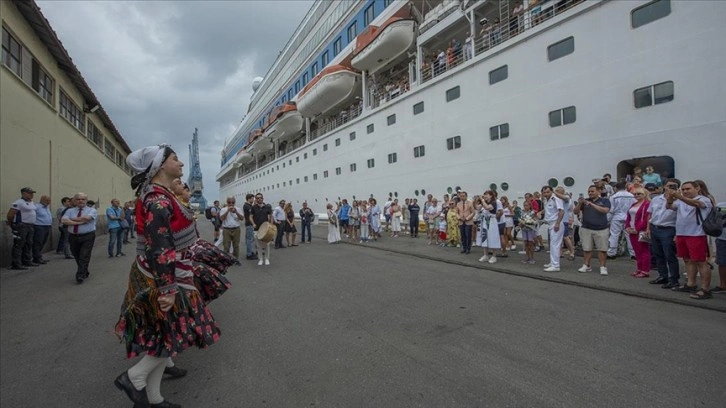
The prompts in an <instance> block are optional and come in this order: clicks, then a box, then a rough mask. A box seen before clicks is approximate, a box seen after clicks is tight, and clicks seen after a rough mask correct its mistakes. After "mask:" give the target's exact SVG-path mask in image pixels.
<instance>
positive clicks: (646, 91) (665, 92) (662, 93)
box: [633, 81, 673, 108]
mask: <svg viewBox="0 0 726 408" xmlns="http://www.w3.org/2000/svg"><path fill="white" fill-rule="evenodd" d="M672 100H673V81H667V82H661V83H659V84H655V85H651V86H646V87H645V88H638V89H636V90H635V91H633V103H634V104H635V107H636V108H644V107H646V106H651V105H658V104H661V103H666V102H670V101H672Z"/></svg>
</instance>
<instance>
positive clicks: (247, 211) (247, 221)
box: [242, 201, 252, 227]
mask: <svg viewBox="0 0 726 408" xmlns="http://www.w3.org/2000/svg"><path fill="white" fill-rule="evenodd" d="M251 211H252V204H250V203H248V202H246V201H245V203H244V205H243V206H242V213H243V214H244V216H245V227H249V226H250V225H252V222H251V221H250V214H251V213H252V212H251Z"/></svg>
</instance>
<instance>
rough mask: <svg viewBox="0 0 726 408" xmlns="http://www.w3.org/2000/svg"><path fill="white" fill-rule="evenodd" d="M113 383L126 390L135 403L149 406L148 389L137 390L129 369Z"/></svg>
mask: <svg viewBox="0 0 726 408" xmlns="http://www.w3.org/2000/svg"><path fill="white" fill-rule="evenodd" d="M113 383H114V384H115V385H116V388H118V389H119V390H121V391H123V392H125V393H126V395H127V396H128V397H129V399H130V400H131V402H133V403H134V404H138V405H139V406H141V407H147V406H149V400H148V399H147V398H146V389H145V388H142V389H141V390H137V389H136V387H134V384H132V383H131V380H130V379H129V373H128V371H124V372H123V374H121V375H119V376H118V377H116V380H115V381H114V382H113ZM164 402H166V401H164ZM162 404H163V402H162ZM158 406H161V405H158Z"/></svg>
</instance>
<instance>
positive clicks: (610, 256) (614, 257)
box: [608, 255, 618, 260]
mask: <svg viewBox="0 0 726 408" xmlns="http://www.w3.org/2000/svg"><path fill="white" fill-rule="evenodd" d="M608 259H610V260H613V259H618V257H617V256H614V255H608Z"/></svg>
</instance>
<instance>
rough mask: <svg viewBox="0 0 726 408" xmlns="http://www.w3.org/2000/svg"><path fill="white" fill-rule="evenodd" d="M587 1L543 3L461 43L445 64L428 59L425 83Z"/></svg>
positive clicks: (551, 0)
mask: <svg viewBox="0 0 726 408" xmlns="http://www.w3.org/2000/svg"><path fill="white" fill-rule="evenodd" d="M583 1H585V0H559V1H557V0H549V1H546V2H539V3H537V4H535V5H533V6H530V7H529V8H528V9H526V10H524V11H522V12H520V13H517V14H516V15H514V14H511V15H510V16H509V17H508V18H505V19H504V20H505V21H504V23H499V24H494V23H492V24H491V25H489V26H486V27H485V28H483V29H482V31H481V32H479V34H478V35H476V36H474V37H473V38H472V40H471V41H468V42H467V41H466V39H464V41H462V42H461V43H460V44H462V45H461V46H460V47H457V49H456V50H455V51H454V52H453V55H452V56H450V55H449V52H448V51H445V58H444V59H443V60H444V63H441V62H440V61H441V59H440V58H438V61H439V62H434V61H437V57H438V55H437V54H433V55H428V56H424V59H423V64H422V66H421V83H425V82H427V81H429V80H431V79H433V78H435V77H437V76H439V75H441V74H443V73H445V72H447V71H448V70H450V69H452V68H454V67H456V66H458V65H460V64H461V63H463V62H466V61H468V60H470V59H472V58H474V57H476V56H479V55H481V54H482V53H484V52H487V51H489V50H490V49H492V48H495V47H498V46H499V45H501V44H503V43H505V42H507V41H509V40H511V39H512V38H514V37H516V36H518V35H520V34H522V33H523V32H525V31H528V30H531V29H533V28H535V27H536V26H538V25H540V24H542V23H543V22H545V21H547V20H549V19H552V18H554V17H555V16H558V15H560V14H562V13H564V12H565V11H568V10H570V9H571V8H573V7H575V6H577V5H578V4H580V3H582V2H583ZM507 20H508V21H507ZM451 40H454V38H451V39H450V40H449V41H451ZM456 40H457V41H458V39H456Z"/></svg>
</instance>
